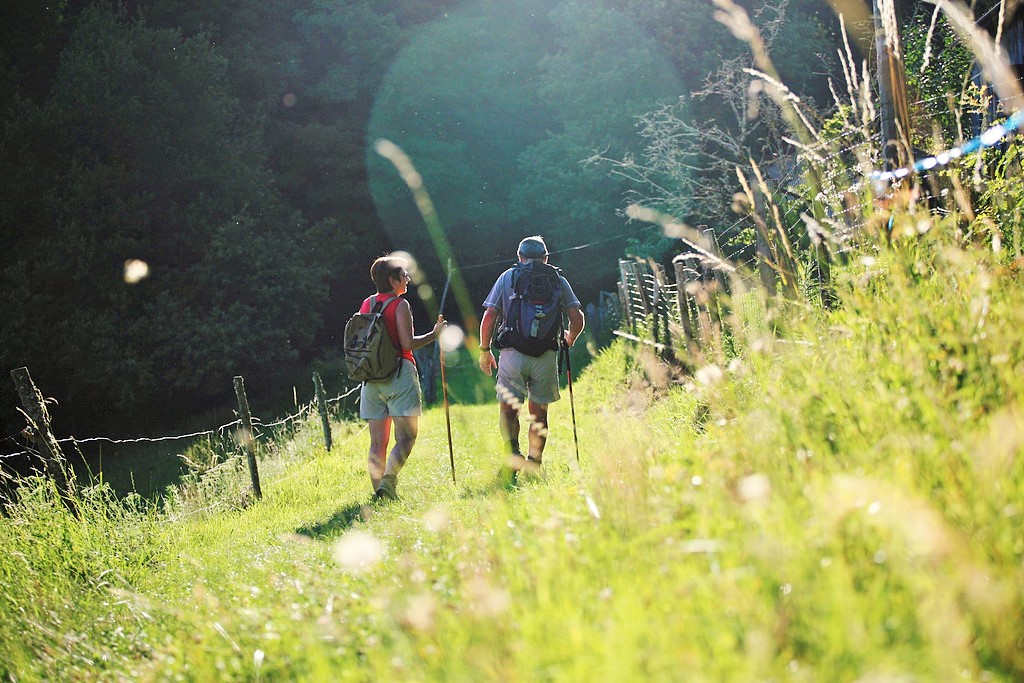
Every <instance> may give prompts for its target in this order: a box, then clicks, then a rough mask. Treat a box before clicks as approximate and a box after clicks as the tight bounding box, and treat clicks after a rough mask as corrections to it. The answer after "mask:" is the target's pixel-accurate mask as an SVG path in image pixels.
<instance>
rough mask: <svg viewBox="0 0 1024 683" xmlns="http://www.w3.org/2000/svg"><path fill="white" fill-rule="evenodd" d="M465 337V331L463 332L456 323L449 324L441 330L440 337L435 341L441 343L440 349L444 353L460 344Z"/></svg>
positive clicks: (453, 349) (449, 351)
mask: <svg viewBox="0 0 1024 683" xmlns="http://www.w3.org/2000/svg"><path fill="white" fill-rule="evenodd" d="M465 339H466V333H465V332H463V330H462V328H461V327H459V326H458V325H449V326H448V327H446V328H444V330H442V331H441V338H440V339H438V340H437V343H438V344H440V345H441V350H442V351H444V352H445V353H451V352H452V351H455V350H456V349H457V348H459V347H460V346H462V342H463V341H464V340H465Z"/></svg>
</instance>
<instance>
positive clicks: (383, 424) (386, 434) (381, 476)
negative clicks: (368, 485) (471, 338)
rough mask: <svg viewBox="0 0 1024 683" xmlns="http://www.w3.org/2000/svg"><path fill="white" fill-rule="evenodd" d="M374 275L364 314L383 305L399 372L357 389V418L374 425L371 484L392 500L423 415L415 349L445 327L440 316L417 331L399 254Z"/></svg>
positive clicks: (381, 262) (380, 263)
mask: <svg viewBox="0 0 1024 683" xmlns="http://www.w3.org/2000/svg"><path fill="white" fill-rule="evenodd" d="M370 279H371V280H373V284H374V285H375V286H376V287H377V293H376V294H374V295H373V296H371V297H368V298H367V299H366V300H365V301H363V305H362V306H361V307H360V309H359V312H360V313H370V312H371V311H372V310H373V308H374V307H375V306H378V305H383V304H384V303H385V302H388V300H389V299H390V302H388V303H387V304H386V305H385V306H384V311H383V318H384V325H385V327H386V328H387V331H388V336H389V337H391V344H392V345H393V346H394V347H395V350H397V351H398V352H399V355H400V357H401V358H400V362H399V366H398V370H397V371H396V372H395V373H394V374H393V375H391V376H390V377H388V378H386V379H383V380H377V381H367V382H363V386H362V388H361V389H360V392H359V417H361V418H363V419H364V420H369V423H370V456H369V459H368V460H367V469H368V470H369V473H370V481H371V482H372V484H373V490H374V497H375V498H376V499H378V500H393V499H395V498H397V497H398V493H397V483H398V473H399V471H400V470H401V469H402V466H403V465H405V461H406V460H407V459H408V458H409V453H410V452H411V451H412V447H413V445H414V444H415V443H416V435H417V433H418V422H419V416H420V415H422V414H423V406H422V404H423V399H422V395H421V393H420V379H419V375H418V374H417V373H416V360H415V359H414V358H413V355H412V352H413V351H414V350H416V349H419V348H421V347H424V346H426V345H427V344H430V343H431V342H434V341H436V340H437V338H438V335H440V334H441V330H443V329H444V327H445V325H447V324H448V323H447V321H445V319H444V318H443V317H442V316H440V315H439V316H437V322H436V323H434V329H433V330H431V331H430V332H428V333H427V334H423V335H420V336H418V337H417V336H415V335H414V334H413V326H412V309H411V308H410V307H409V302H408V301H406V300H405V299H402V298H401V296H402V295H403V294H405V293H406V291H408V289H409V280H410V279H411V277H410V275H409V269H408V263H407V262H406V261H405V259H402V258H398V257H395V256H382V257H380V258H378V259H377V260H376V261H374V262H373V265H371V266H370ZM392 426H394V429H395V445H394V447H392V449H391V452H390V453H388V451H387V448H388V443H389V442H390V440H391V428H392Z"/></svg>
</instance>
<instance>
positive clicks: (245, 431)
mask: <svg viewBox="0 0 1024 683" xmlns="http://www.w3.org/2000/svg"><path fill="white" fill-rule="evenodd" d="M235 396H236V397H238V417H239V419H241V421H242V427H241V429H239V433H240V436H241V438H240V441H241V442H242V447H243V448H245V455H246V457H247V458H248V460H249V476H250V477H251V478H252V492H253V495H254V496H256V500H261V499H262V498H263V490H262V489H261V488H260V471H259V468H258V467H257V466H256V451H255V450H253V447H252V442H253V439H255V437H254V436H253V430H252V414H250V413H249V401H248V400H246V398H245V380H243V379H242V377H241V376H239V375H236V376H235Z"/></svg>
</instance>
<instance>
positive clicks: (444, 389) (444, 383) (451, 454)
mask: <svg viewBox="0 0 1024 683" xmlns="http://www.w3.org/2000/svg"><path fill="white" fill-rule="evenodd" d="M451 281H452V261H451V259H448V279H447V280H446V281H445V283H444V292H443V293H442V294H441V305H440V306H438V309H437V310H438V313H440V314H441V315H444V300H445V298H446V297H447V296H448V285H449V283H451ZM437 353H438V356H439V357H440V359H441V394H442V395H443V396H444V421H445V424H446V425H447V427H448V462H449V463H450V464H451V467H452V484H455V485H458V482H457V481H455V449H454V448H452V418H451V415H449V413H448V379H447V378H446V377H445V372H444V347H442V346H441V344H440V343H438V345H437Z"/></svg>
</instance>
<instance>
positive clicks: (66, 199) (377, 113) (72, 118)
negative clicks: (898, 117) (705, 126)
mask: <svg viewBox="0 0 1024 683" xmlns="http://www.w3.org/2000/svg"><path fill="white" fill-rule="evenodd" d="M794 1H795V0H794ZM9 4H10V5H11V6H10V7H4V8H3V10H0V12H2V13H3V19H4V20H3V21H2V22H0V24H2V25H0V34H2V37H3V41H2V43H0V87H2V88H3V89H4V95H5V97H4V104H3V107H2V109H0V116H2V122H3V127H2V129H0V179H2V180H3V182H4V186H5V188H6V193H5V202H4V204H3V206H2V207H0V229H2V236H0V239H2V241H3V246H4V249H3V250H0V254H2V255H0V281H2V283H3V287H2V288H0V289H2V290H3V294H2V295H0V297H2V304H3V305H2V310H3V312H4V325H3V327H2V328H0V360H2V362H0V365H2V366H3V367H5V368H8V369H10V368H12V367H16V366H21V365H25V366H28V367H29V369H30V370H31V372H32V373H33V376H34V377H35V379H36V381H37V383H38V384H39V386H40V387H41V389H42V390H43V392H44V393H45V394H46V395H48V396H54V397H56V398H57V400H58V401H59V407H58V408H56V409H55V410H54V416H55V419H56V429H57V432H58V434H62V435H64V434H67V433H69V432H72V431H73V432H75V433H76V434H78V435H79V436H81V435H83V433H88V432H94V433H95V432H105V433H109V432H110V431H117V432H121V433H123V432H125V431H128V430H136V429H144V430H147V431H148V430H149V429H151V428H152V427H153V426H154V423H162V426H168V425H171V424H173V423H174V422H175V421H176V420H177V419H179V418H180V417H181V416H183V415H187V414H191V413H195V412H198V411H200V410H207V409H211V408H216V409H218V410H220V411H226V410H227V409H228V407H229V406H230V405H231V404H232V402H233V400H232V396H231V377H232V376H233V375H235V374H242V375H244V376H246V377H247V379H248V380H249V382H250V385H252V386H253V388H254V390H255V391H257V392H258V393H259V395H260V396H261V398H262V400H263V401H264V402H265V403H267V404H272V405H281V404H283V403H286V402H290V398H291V388H292V386H293V385H296V384H299V385H307V384H308V372H306V370H307V369H308V368H309V367H310V366H311V364H312V365H315V364H320V365H323V364H324V363H328V362H330V361H331V360H332V359H335V358H336V357H337V353H338V351H337V344H338V332H339V330H340V329H341V327H342V325H343V322H344V320H345V319H346V318H347V316H348V315H349V314H350V313H351V311H352V310H353V309H354V308H355V306H356V304H357V302H358V301H359V299H360V298H361V297H362V296H363V295H365V294H366V290H368V289H369V283H368V282H367V278H366V267H367V264H368V263H369V261H370V259H371V258H372V257H374V256H376V255H378V254H380V253H382V252H383V251H385V250H387V249H389V248H400V249H408V250H410V251H413V252H415V253H416V256H417V257H418V258H419V259H420V262H421V265H422V266H423V267H424V271H425V272H426V274H427V275H428V278H429V281H430V282H431V283H432V284H433V285H434V286H435V288H438V287H439V286H440V284H441V281H443V277H444V275H443V268H442V264H440V263H439V262H438V260H437V259H436V257H435V255H434V254H433V253H432V249H431V248H430V247H429V246H428V243H427V242H426V241H425V240H424V234H425V233H424V230H423V225H422V221H421V219H420V218H419V216H418V214H417V213H416V211H415V210H413V208H412V205H411V203H409V200H408V193H407V191H406V189H405V188H404V187H403V186H402V184H401V181H400V180H399V178H398V175H397V173H395V171H394V169H392V168H390V167H389V166H388V165H387V164H386V163H385V162H383V161H382V160H380V159H379V158H377V157H376V155H374V154H373V153H372V152H371V151H370V149H371V147H370V146H369V145H368V141H369V139H371V138H373V137H376V136H379V135H388V136H390V137H394V138H395V141H396V142H398V143H399V144H401V145H403V147H406V148H407V149H408V151H409V152H410V154H411V155H412V156H413V160H414V162H416V163H417V164H418V165H420V166H421V171H422V173H423V175H424V177H425V179H426V184H427V189H428V190H429V191H430V192H431V194H432V196H433V199H434V201H435V204H436V205H437V207H438V211H439V213H440V215H441V218H442V219H443V224H444V227H445V229H446V230H447V231H448V233H449V236H450V239H451V241H452V242H453V244H454V245H455V249H456V254H457V257H458V259H459V261H460V263H461V265H463V266H479V265H480V264H481V263H488V262H492V261H504V260H506V259H509V258H510V257H511V256H512V253H511V250H512V248H513V246H514V245H515V243H516V241H517V240H518V239H519V238H520V237H521V236H522V234H523V233H535V232H542V233H544V234H545V235H547V236H548V237H549V239H550V241H551V244H552V247H553V248H569V247H573V246H578V245H580V244H584V243H590V242H597V243H598V246H597V247H595V248H590V249H588V250H584V251H581V252H579V253H569V254H566V255H564V256H560V257H559V259H558V260H559V265H561V266H563V267H564V268H565V269H566V272H567V273H568V274H569V275H570V277H572V278H573V279H574V281H575V282H576V284H577V287H578V290H579V293H580V295H581V296H582V297H583V298H584V300H592V299H594V298H595V297H596V293H597V290H598V289H600V288H609V287H610V286H611V285H612V283H613V282H614V274H615V258H616V256H618V255H619V254H621V253H622V249H623V246H624V244H625V238H626V237H628V236H629V234H630V232H631V228H630V227H628V226H626V225H625V221H624V220H623V218H622V217H621V216H619V215H617V214H616V212H617V210H619V209H621V207H622V204H623V199H624V195H625V194H626V193H627V192H628V190H629V186H628V184H627V183H626V181H625V180H624V179H622V178H621V177H609V176H608V172H607V169H606V168H602V167H596V166H587V165H584V164H582V163H581V161H582V160H583V159H585V158H587V157H589V156H590V155H592V154H593V153H594V152H595V151H601V150H603V151H606V152H608V153H609V154H614V155H616V156H621V155H626V154H633V153H638V152H639V145H640V144H641V141H640V140H639V138H637V136H636V134H635V129H634V126H635V118H636V117H638V116H640V115H641V114H643V113H645V112H647V111H650V110H652V109H654V108H656V107H657V106H658V105H659V104H662V103H672V102H675V101H677V100H678V98H679V97H680V95H687V94H688V93H689V92H690V91H692V90H694V89H696V88H699V87H700V86H701V85H702V83H703V81H704V79H705V78H706V76H707V74H708V73H710V72H712V71H714V69H715V68H717V65H718V64H719V63H720V62H721V60H722V59H723V57H728V56H730V55H736V54H741V53H742V52H743V51H744V50H745V47H744V46H743V45H742V44H741V43H740V42H738V41H735V40H733V39H732V38H730V37H729V35H728V32H727V31H726V30H725V29H724V28H723V27H721V26H720V25H719V24H718V23H717V22H715V21H714V19H713V17H712V12H713V7H712V6H711V5H710V4H708V3H705V2H703V1H702V0H672V1H671V2H662V3H655V4H653V5H652V4H651V3H636V2H631V1H623V0H615V1H614V2H613V1H610V0H609V1H608V2H577V1H576V0H562V1H560V2H557V3H553V4H552V3H550V2H520V3H507V2H496V1H492V0H478V1H474V2H457V1H456V0H387V1H384V2H369V1H360V2H337V1H329V0H299V1H298V2H287V3H286V2H283V1H281V0H269V1H267V2H260V3H250V2H241V1H239V0H217V1H209V0H204V1H202V2H198V1H196V0H159V1H156V0H152V1H151V0H137V1H134V2H128V3H112V2H102V1H96V2H89V1H83V0H66V1H64V2H57V3H48V4H46V5H45V6H44V5H43V4H41V3H35V2H25V3H9ZM812 4H813V3H812ZM797 5H799V7H801V8H803V9H800V10H799V11H797V10H796V8H797ZM805 5H807V3H803V0H801V2H797V3H796V4H794V5H793V8H794V9H791V10H790V11H789V13H788V15H787V17H788V18H787V20H786V21H785V22H784V23H783V24H782V26H784V30H783V34H782V36H781V38H780V41H779V45H780V52H781V53H786V54H780V55H779V59H780V60H782V61H783V62H787V60H788V63H789V64H790V65H792V67H793V68H791V69H790V73H792V74H794V75H796V76H799V78H800V79H803V76H805V75H806V74H808V73H809V72H808V71H807V70H806V69H803V68H798V67H797V65H799V64H803V63H806V61H807V60H808V59H809V60H812V61H816V59H817V58H816V56H815V55H816V54H817V53H819V52H827V50H822V49H820V46H821V43H820V39H819V36H823V35H824V33H822V31H821V30H820V28H821V26H820V25H819V24H821V23H822V22H821V18H820V17H818V16H817V15H816V14H815V12H817V11H818V10H817V9H815V10H814V11H813V12H807V11H804V9H806V7H805ZM812 36H813V39H812ZM783 46H785V47H783ZM803 82H804V81H803V80H801V81H800V83H801V87H802V86H803ZM807 84H808V85H807V87H808V88H811V85H810V81H809V80H808V81H807ZM816 87H817V88H818V89H819V90H820V89H821V85H820V83H819V84H818V85H817V86H816ZM708 106H709V107H710V108H712V109H713V107H714V105H710V104H709V105H708ZM706 115H707V111H704V112H703V114H702V118H705V117H706ZM371 180H372V183H371ZM371 185H372V188H371ZM371 190H372V191H371ZM645 234H650V233H649V232H648V233H645ZM127 259H141V260H143V261H146V262H147V263H148V264H149V267H150V276H149V278H148V279H146V280H143V281H141V282H140V283H138V284H135V285H128V284H126V283H125V282H124V281H123V280H122V267H123V264H124V262H125V261H126V260H127ZM500 267H501V266H500V264H494V265H490V266H485V267H478V268H471V269H468V270H467V271H466V278H467V281H468V282H469V285H470V290H471V294H472V296H473V298H474V300H480V299H481V298H482V297H483V295H484V290H485V288H486V287H487V286H488V285H489V284H490V282H491V281H492V280H493V278H494V276H495V275H496V274H497V273H498V272H499V271H500ZM412 299H413V301H412V302H413V305H414V308H415V310H416V314H417V316H418V317H422V316H423V314H424V310H425V307H424V306H423V305H422V304H421V302H419V301H417V300H416V297H415V296H413V297H412ZM325 379H326V380H327V381H328V383H329V384H331V383H332V382H333V383H335V386H337V382H338V381H339V378H338V377H336V376H332V377H330V378H325ZM0 396H2V400H0V415H2V417H0V419H2V421H3V425H4V430H3V435H5V436H6V435H8V434H11V433H14V432H16V431H17V430H18V429H20V427H21V425H22V420H21V418H20V416H18V415H17V414H16V413H15V412H14V407H15V405H16V400H15V397H14V395H13V391H11V389H10V387H9V386H8V387H7V388H5V389H4V390H3V391H2V393H0Z"/></svg>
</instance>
